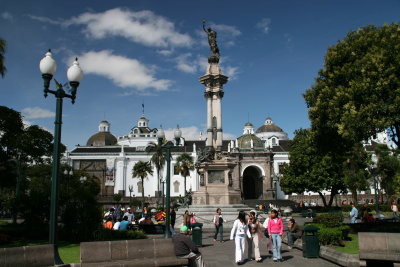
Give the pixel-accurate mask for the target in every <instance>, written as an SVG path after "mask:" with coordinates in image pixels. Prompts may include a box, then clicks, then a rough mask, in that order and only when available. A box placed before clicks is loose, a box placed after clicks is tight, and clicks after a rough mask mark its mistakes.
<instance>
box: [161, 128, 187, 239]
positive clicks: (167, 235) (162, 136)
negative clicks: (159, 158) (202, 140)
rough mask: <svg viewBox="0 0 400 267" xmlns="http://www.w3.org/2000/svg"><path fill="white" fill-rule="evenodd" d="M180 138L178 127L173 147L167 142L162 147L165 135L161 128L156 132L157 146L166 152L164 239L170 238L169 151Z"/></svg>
mask: <svg viewBox="0 0 400 267" xmlns="http://www.w3.org/2000/svg"><path fill="white" fill-rule="evenodd" d="M181 136H182V131H181V130H180V129H179V125H178V127H177V129H176V130H175V132H174V137H175V145H174V143H172V142H171V141H169V142H167V143H166V144H164V145H162V142H163V140H164V138H165V133H164V130H163V129H162V128H160V129H159V131H158V132H157V138H158V144H159V145H160V146H161V147H162V149H164V150H165V151H166V158H167V178H166V181H165V182H166V183H167V187H166V200H165V202H166V203H165V209H166V220H165V238H170V237H171V235H170V232H169V225H170V224H171V217H170V211H169V209H170V206H171V149H172V148H176V147H179V142H180V139H181Z"/></svg>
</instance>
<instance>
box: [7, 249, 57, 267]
mask: <svg viewBox="0 0 400 267" xmlns="http://www.w3.org/2000/svg"><path fill="white" fill-rule="evenodd" d="M0 266H9V267H12V266H15V267H24V266H26V267H28V266H30V267H31V266H32V267H43V266H54V246H53V245H50V244H47V245H38V246H24V247H14V248H0Z"/></svg>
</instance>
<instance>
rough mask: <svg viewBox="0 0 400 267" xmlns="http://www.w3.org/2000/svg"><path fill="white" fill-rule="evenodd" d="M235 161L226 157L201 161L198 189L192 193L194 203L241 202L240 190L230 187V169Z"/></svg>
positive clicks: (231, 169) (234, 164)
mask: <svg viewBox="0 0 400 267" xmlns="http://www.w3.org/2000/svg"><path fill="white" fill-rule="evenodd" d="M235 166H236V162H233V161H230V160H229V159H227V158H224V159H221V160H213V161H211V162H203V163H201V164H200V165H199V167H198V172H199V173H200V176H201V181H200V189H199V190H198V191H196V192H194V193H193V199H192V201H193V204H194V205H227V204H239V203H241V197H240V191H238V190H234V189H233V188H232V185H233V181H232V171H233V168H234V167H235Z"/></svg>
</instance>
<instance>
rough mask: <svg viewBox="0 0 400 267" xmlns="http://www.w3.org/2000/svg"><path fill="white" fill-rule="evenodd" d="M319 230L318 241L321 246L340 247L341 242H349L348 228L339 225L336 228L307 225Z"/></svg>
mask: <svg viewBox="0 0 400 267" xmlns="http://www.w3.org/2000/svg"><path fill="white" fill-rule="evenodd" d="M307 225H312V226H315V227H318V228H319V231H318V239H319V243H320V244H321V245H341V244H342V241H343V240H349V239H350V238H349V232H350V227H349V226H348V225H341V226H338V227H325V226H324V225H323V224H320V223H309V224H307Z"/></svg>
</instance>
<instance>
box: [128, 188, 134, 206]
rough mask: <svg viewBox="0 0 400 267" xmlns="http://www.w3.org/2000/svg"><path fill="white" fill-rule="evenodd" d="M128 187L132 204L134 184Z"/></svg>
mask: <svg viewBox="0 0 400 267" xmlns="http://www.w3.org/2000/svg"><path fill="white" fill-rule="evenodd" d="M128 189H129V205H131V203H132V192H133V185H130V186H129V187H128Z"/></svg>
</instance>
